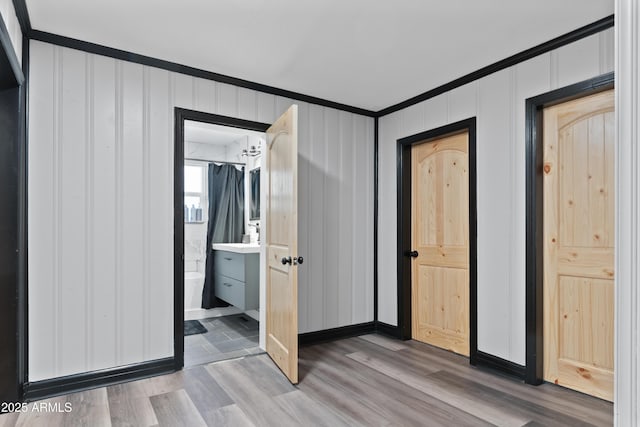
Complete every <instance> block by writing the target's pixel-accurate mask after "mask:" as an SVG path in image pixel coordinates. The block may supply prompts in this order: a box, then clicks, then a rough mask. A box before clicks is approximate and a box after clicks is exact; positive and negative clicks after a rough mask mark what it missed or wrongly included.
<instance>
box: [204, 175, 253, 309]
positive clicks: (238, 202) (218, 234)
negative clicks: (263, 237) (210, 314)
mask: <svg viewBox="0 0 640 427" xmlns="http://www.w3.org/2000/svg"><path fill="white" fill-rule="evenodd" d="M243 234H244V168H242V169H241V170H238V169H237V168H236V167H235V166H234V165H230V164H222V165H215V164H213V163H211V164H210V165H209V223H208V226H207V262H206V269H205V278H204V289H203V290H202V308H213V307H226V306H228V305H229V304H228V303H226V302H224V301H222V300H221V299H219V298H217V297H216V296H215V287H214V281H213V280H214V273H215V272H214V265H213V251H212V249H211V245H212V244H213V243H239V242H242V235H243Z"/></svg>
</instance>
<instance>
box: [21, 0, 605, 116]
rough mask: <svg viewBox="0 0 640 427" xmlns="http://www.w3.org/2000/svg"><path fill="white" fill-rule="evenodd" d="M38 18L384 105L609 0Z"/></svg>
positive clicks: (44, 25) (351, 1) (284, 5)
mask: <svg viewBox="0 0 640 427" xmlns="http://www.w3.org/2000/svg"><path fill="white" fill-rule="evenodd" d="M26 3H27V7H28V10H29V15H30V18H31V24H32V26H33V28H34V29H36V30H41V31H46V32H51V33H55V34H59V35H63V36H67V37H72V38H76V39H81V40H86V41H89V42H92V43H97V44H101V45H105V46H109V47H114V48H118V49H122V50H126V51H130V52H134V53H138V54H142V55H147V56H152V57H156V58H160V59H164V60H168V61H172V62H177V63H180V64H184V65H189V66H192V67H196V68H201V69H204V70H208V71H213V72H216V73H220V74H226V75H229V76H232V77H237V78H242V79H246V80H250V81H254V82H257V83H261V84H266V85H270V86H275V87H278V88H281V89H287V90H291V91H295V92H299V93H303V94H306V95H312V96H316V97H320V98H324V99H328V100H331V101H335V102H340V103H344V104H348V105H352V106H356V107H361V108H366V109H369V110H375V111H377V110H380V109H382V108H385V107H388V106H390V105H392V104H395V103H398V102H401V101H404V100H405V99H407V98H411V97H413V96H415V95H418V94H419V93H422V92H425V91H427V90H430V89H433V88H435V87H437V86H440V85H442V84H444V83H447V82H449V81H451V80H453V79H455V78H457V77H461V76H463V75H465V74H468V73H470V72H473V71H475V70H477V69H479V68H482V67H484V66H486V65H489V64H491V63H493V62H496V61H498V60H501V59H504V58H506V57H508V56H510V55H513V54H515V53H518V52H520V51H523V50H525V49H528V48H530V47H533V46H535V45H537V44H540V43H543V42H546V41H548V40H550V39H552V38H554V37H557V36H559V35H562V34H565V33H567V32H569V31H572V30H574V29H576V28H579V27H581V26H583V25H586V24H589V23H591V22H594V21H596V20H598V19H600V18H603V17H605V16H608V15H611V14H612V13H613V8H614V2H613V0H535V1H530V0H446V1H445V0H396V1H380V0H377V1H372V0H348V1H345V0H321V1H311V0H269V1H266V0H188V1H184V0H183V1H177V0H90V1H87V0H55V1H52V0H27V1H26Z"/></svg>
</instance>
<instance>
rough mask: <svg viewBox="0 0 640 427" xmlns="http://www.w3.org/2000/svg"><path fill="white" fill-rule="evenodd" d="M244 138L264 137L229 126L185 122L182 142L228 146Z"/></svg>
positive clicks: (257, 133)
mask: <svg viewBox="0 0 640 427" xmlns="http://www.w3.org/2000/svg"><path fill="white" fill-rule="evenodd" d="M246 136H256V137H264V134H263V133H260V132H254V131H250V130H246V129H239V128H234V127H229V126H219V125H214V124H210V123H204V122H196V121H191V120H185V122H184V140H185V141H188V142H199V143H203V144H213V145H229V144H231V143H232V142H234V141H237V140H239V139H240V138H242V137H246Z"/></svg>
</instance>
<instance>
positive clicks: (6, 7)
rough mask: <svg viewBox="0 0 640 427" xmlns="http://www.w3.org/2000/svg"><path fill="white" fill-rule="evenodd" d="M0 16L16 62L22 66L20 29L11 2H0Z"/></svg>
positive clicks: (4, 0)
mask: <svg viewBox="0 0 640 427" xmlns="http://www.w3.org/2000/svg"><path fill="white" fill-rule="evenodd" d="M0 16H2V20H3V21H4V25H6V27H7V32H8V33H9V37H10V38H11V44H13V49H14V50H15V52H16V56H17V57H18V62H19V63H20V64H22V29H21V28H20V22H18V18H17V17H16V10H15V8H14V7H13V0H0Z"/></svg>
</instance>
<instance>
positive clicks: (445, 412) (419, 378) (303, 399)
mask: <svg viewBox="0 0 640 427" xmlns="http://www.w3.org/2000/svg"><path fill="white" fill-rule="evenodd" d="M300 378H301V380H300V384H299V385H298V386H297V387H294V386H292V385H290V384H289V383H288V382H287V380H286V379H285V378H284V376H283V375H282V374H281V373H280V371H278V369H277V368H276V367H275V366H274V365H273V363H272V362H271V361H270V359H269V358H268V356H266V355H264V354H263V355H256V356H246V357H244V358H242V359H234V360H229V361H223V362H217V363H213V364H209V365H206V366H197V367H192V368H188V369H184V370H183V371H181V372H177V373H175V374H171V375H165V376H162V377H155V378H150V379H146V380H140V381H135V382H130V383H126V384H120V385H116V386H112V387H107V388H100V389H95V390H90V391H85V392H81V393H75V394H70V395H67V396H61V397H57V398H53V399H49V400H47V401H45V402H47V403H52V404H54V405H55V404H56V403H57V404H59V406H60V407H62V408H64V404H65V403H70V404H71V406H72V408H73V409H72V412H69V413H38V412H31V408H32V407H33V405H34V404H33V403H32V404H31V406H30V409H29V411H28V412H26V413H22V414H4V415H0V427H9V426H47V427H50V426H156V425H159V426H207V425H208V426H332V427H333V426H359V425H362V426H390V425H395V426H412V425H416V426H440V425H441V426H483V425H498V426H523V425H526V426H542V425H544V426H574V425H581V426H590V425H597V426H605V425H612V422H613V406H612V405H611V404H610V403H608V402H605V401H602V400H599V399H595V398H592V397H589V396H586V395H583V394H580V393H576V392H572V391H569V390H566V389H563V388H561V387H558V386H555V385H552V384H545V385H542V386H539V387H533V386H527V385H524V384H522V383H521V382H519V381H516V380H514V379H511V378H507V377H503V376H500V375H497V374H495V373H491V372H487V371H484V370H480V369H476V368H473V367H471V366H469V364H468V360H467V359H465V358H463V357H459V356H457V355H454V354H451V353H448V352H446V351H442V350H439V349H435V348H433V347H430V346H428V345H426V344H421V343H418V342H415V341H408V342H401V341H396V340H392V339H389V338H386V337H383V336H381V335H365V336H362V337H357V338H348V339H344V340H339V341H334V342H331V343H325V344H318V345H314V346H308V347H303V348H301V349H300ZM38 403H39V402H38Z"/></svg>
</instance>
